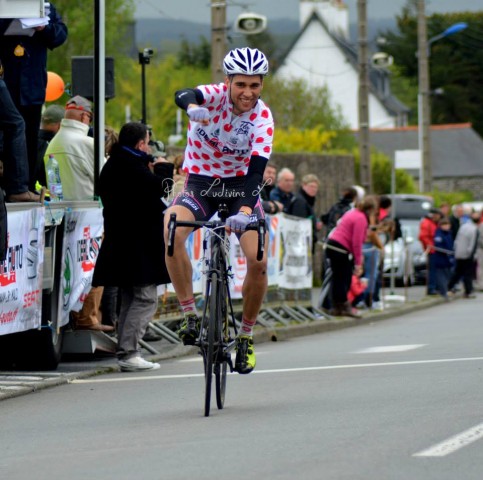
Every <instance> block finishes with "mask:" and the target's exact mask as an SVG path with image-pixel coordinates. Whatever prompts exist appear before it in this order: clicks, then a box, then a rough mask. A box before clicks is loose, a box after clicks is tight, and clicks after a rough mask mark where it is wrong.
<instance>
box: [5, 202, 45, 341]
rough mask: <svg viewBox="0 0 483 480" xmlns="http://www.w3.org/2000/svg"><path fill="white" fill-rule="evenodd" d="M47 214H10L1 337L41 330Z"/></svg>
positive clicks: (33, 211)
mask: <svg viewBox="0 0 483 480" xmlns="http://www.w3.org/2000/svg"><path fill="white" fill-rule="evenodd" d="M44 228H45V211H44V209H43V208H42V207H41V206H40V205H39V207H38V208H32V209H30V210H25V211H18V212H12V213H9V214H8V248H7V255H6V259H5V261H4V262H2V263H0V335H5V334H8V333H14V332H23V331H25V330H31V329H34V328H40V324H41V320H42V319H41V310H42V309H41V304H42V303H41V302H42V272H43V264H44Z"/></svg>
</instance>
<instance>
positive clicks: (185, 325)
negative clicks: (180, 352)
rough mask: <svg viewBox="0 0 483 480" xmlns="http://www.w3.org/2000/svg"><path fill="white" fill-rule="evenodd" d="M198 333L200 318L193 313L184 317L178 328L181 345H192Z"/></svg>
mask: <svg viewBox="0 0 483 480" xmlns="http://www.w3.org/2000/svg"><path fill="white" fill-rule="evenodd" d="M199 334H200V319H199V318H198V317H197V316H196V315H195V314H189V315H186V317H184V320H183V322H182V323H181V326H180V328H179V330H178V337H179V338H181V340H182V341H183V345H194V344H195V342H196V340H197V338H198V336H199Z"/></svg>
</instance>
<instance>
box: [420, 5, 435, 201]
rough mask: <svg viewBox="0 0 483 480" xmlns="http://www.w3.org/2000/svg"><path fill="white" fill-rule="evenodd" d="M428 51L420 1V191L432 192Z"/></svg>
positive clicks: (423, 14) (423, 10)
mask: <svg viewBox="0 0 483 480" xmlns="http://www.w3.org/2000/svg"><path fill="white" fill-rule="evenodd" d="M428 49H429V46H428V34H427V29H426V7H425V1H424V0H418V85H419V88H418V112H419V114H418V136H419V151H420V153H421V170H420V176H421V178H420V181H419V185H420V187H419V189H420V190H421V191H424V192H430V191H431V190H432V180H433V172H432V169H431V150H430V148H431V144H430V126H431V114H430V106H429V64H428V53H429V52H428Z"/></svg>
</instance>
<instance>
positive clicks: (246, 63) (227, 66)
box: [223, 48, 268, 75]
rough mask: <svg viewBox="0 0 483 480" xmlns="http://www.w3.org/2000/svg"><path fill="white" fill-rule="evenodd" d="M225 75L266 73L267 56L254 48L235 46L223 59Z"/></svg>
mask: <svg viewBox="0 0 483 480" xmlns="http://www.w3.org/2000/svg"><path fill="white" fill-rule="evenodd" d="M223 71H224V72H225V75H266V74H267V73H268V60H267V57H265V55H264V54H263V53H262V52H261V51H260V50H257V49H256V48H235V49H234V50H231V51H230V52H228V54H227V55H226V57H225V59H224V60H223Z"/></svg>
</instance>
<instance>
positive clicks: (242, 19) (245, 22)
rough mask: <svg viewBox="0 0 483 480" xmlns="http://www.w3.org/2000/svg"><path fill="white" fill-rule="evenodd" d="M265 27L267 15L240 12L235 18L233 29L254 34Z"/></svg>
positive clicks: (246, 33)
mask: <svg viewBox="0 0 483 480" xmlns="http://www.w3.org/2000/svg"><path fill="white" fill-rule="evenodd" d="M266 28H267V17H265V16H264V15H259V14H258V13H242V14H240V15H239V16H238V18H237V19H236V20H235V31H236V32H238V33H243V34H244V35H255V34H257V33H261V32H263V31H264V30H265V29H266Z"/></svg>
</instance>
